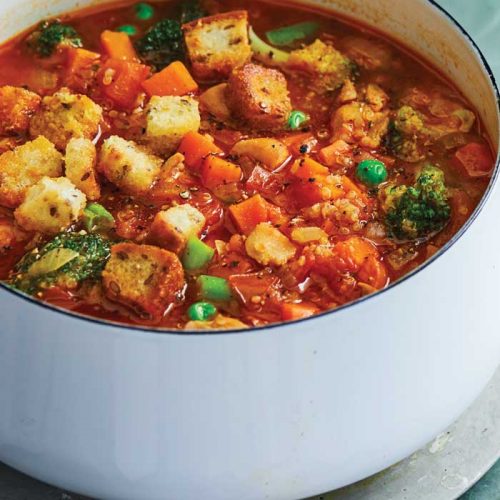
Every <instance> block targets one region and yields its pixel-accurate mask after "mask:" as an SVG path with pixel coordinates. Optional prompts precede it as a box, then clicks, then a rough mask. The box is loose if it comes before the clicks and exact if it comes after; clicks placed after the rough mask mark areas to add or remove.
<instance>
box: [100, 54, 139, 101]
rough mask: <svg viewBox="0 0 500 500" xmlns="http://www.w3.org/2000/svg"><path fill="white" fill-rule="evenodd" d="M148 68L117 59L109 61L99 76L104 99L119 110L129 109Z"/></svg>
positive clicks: (135, 98)
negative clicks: (112, 103) (109, 100)
mask: <svg viewBox="0 0 500 500" xmlns="http://www.w3.org/2000/svg"><path fill="white" fill-rule="evenodd" d="M148 75H149V68H148V67H147V66H144V65H143V64H139V63H136V62H131V61H122V60H119V59H109V60H108V61H106V63H105V64H104V66H103V67H102V69H101V73H100V76H99V80H100V84H101V89H102V91H103V93H104V95H105V96H106V97H108V98H109V99H111V100H112V101H113V102H114V103H115V105H117V106H118V107H121V108H125V109H129V108H131V107H132V106H133V105H134V104H135V102H136V100H137V96H138V95H139V92H140V91H141V89H142V82H143V81H144V80H145V79H146V78H147V77H148Z"/></svg>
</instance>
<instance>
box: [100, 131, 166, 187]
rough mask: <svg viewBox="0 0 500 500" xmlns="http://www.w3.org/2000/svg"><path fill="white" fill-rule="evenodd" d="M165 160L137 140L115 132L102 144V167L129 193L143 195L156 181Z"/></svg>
mask: <svg viewBox="0 0 500 500" xmlns="http://www.w3.org/2000/svg"><path fill="white" fill-rule="evenodd" d="M162 163H163V160H162V159H161V158H158V157H157V156H154V155H152V154H150V153H149V152H148V151H146V150H145V149H143V148H141V147H140V146H138V145H137V144H136V143H135V142H132V141H127V140H125V139H122V138H121V137H118V136H116V135H114V136H112V137H110V138H109V139H106V140H105V141H104V143H103V145H102V147H101V151H100V154H99V164H98V169H99V171H100V172H102V173H103V174H104V175H105V176H106V178H107V179H108V180H109V181H110V182H112V183H113V184H115V185H116V186H118V187H119V188H120V189H122V190H123V191H125V192H126V193H130V194H136V195H140V194H144V193H146V192H147V191H148V190H149V188H150V187H151V186H152V185H153V183H154V182H155V180H156V179H157V177H158V174H159V173H160V169H161V166H162Z"/></svg>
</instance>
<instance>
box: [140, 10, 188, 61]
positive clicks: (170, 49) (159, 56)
mask: <svg viewBox="0 0 500 500" xmlns="http://www.w3.org/2000/svg"><path fill="white" fill-rule="evenodd" d="M136 48H137V52H139V54H140V56H141V57H142V59H143V60H144V61H145V62H146V63H147V64H149V65H151V66H154V67H155V69H156V70H160V69H162V68H164V67H165V66H168V65H169V64H170V63H171V62H173V61H176V60H183V59H184V42H183V35H182V30H181V23H180V22H179V21H176V20H175V19H163V20H162V21H160V22H158V23H156V24H155V25H154V26H153V27H152V28H151V29H150V30H149V31H148V32H147V33H146V34H145V35H144V36H143V37H142V38H141V39H140V40H139V41H138V42H137V43H136Z"/></svg>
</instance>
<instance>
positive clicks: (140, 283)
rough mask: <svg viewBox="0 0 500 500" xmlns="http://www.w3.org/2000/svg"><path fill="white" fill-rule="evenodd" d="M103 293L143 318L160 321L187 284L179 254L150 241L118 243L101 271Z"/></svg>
mask: <svg viewBox="0 0 500 500" xmlns="http://www.w3.org/2000/svg"><path fill="white" fill-rule="evenodd" d="M102 279H103V281H102V282H103V286H104V293H105V294H106V296H107V297H108V298H109V299H110V300H113V301H115V302H119V303H120V304H123V305H125V306H127V307H129V308H131V309H132V310H133V311H135V312H136V313H137V314H138V315H140V316H141V317H143V318H147V319H150V320H155V321H159V320H160V319H161V318H162V316H163V315H164V313H165V311H166V310H167V309H168V307H169V306H170V305H171V304H172V303H174V302H175V301H176V300H177V299H178V297H179V295H180V294H181V292H182V289H183V287H184V284H185V282H184V270H183V269H182V264H181V263H180V261H179V258H178V257H177V255H175V254H174V253H172V252H169V251H167V250H163V249H161V248H157V247H154V246H150V245H136V244H135V243H119V244H117V245H114V246H113V247H112V248H111V257H110V259H109V261H108V263H107V264H106V267H105V269H104V271H103V273H102Z"/></svg>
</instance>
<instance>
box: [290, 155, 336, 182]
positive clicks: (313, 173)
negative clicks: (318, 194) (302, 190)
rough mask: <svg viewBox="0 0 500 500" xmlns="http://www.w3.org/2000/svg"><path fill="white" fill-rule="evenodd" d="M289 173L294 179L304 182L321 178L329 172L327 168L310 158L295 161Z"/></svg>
mask: <svg viewBox="0 0 500 500" xmlns="http://www.w3.org/2000/svg"><path fill="white" fill-rule="evenodd" d="M291 172H292V174H293V175H294V176H295V177H297V178H298V179H302V180H304V181H310V179H318V178H323V177H326V176H327V175H329V174H330V170H328V167H325V166H324V165H321V163H318V162H317V161H315V160H313V159H312V158H302V159H300V160H297V161H296V162H295V163H294V164H293V165H292V169H291ZM310 182H313V181H310Z"/></svg>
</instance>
